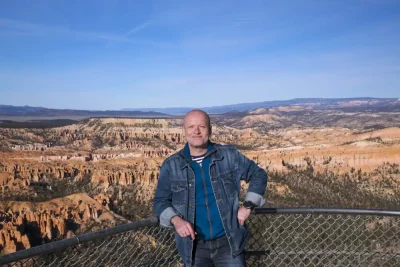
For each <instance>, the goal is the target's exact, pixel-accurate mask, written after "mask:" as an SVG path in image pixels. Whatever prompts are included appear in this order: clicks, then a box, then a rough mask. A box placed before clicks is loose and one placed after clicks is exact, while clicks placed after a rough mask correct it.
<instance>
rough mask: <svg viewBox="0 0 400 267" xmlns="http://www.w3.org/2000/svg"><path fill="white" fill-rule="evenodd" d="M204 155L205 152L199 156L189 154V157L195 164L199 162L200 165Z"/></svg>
mask: <svg viewBox="0 0 400 267" xmlns="http://www.w3.org/2000/svg"><path fill="white" fill-rule="evenodd" d="M205 155H206V153H204V154H203V155H200V156H191V157H192V160H193V161H194V162H196V163H197V164H199V165H200V166H201V164H202V163H203V159H204V156H205Z"/></svg>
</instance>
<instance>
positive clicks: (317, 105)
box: [122, 97, 400, 115]
mask: <svg viewBox="0 0 400 267" xmlns="http://www.w3.org/2000/svg"><path fill="white" fill-rule="evenodd" d="M346 103H347V105H346ZM293 105H299V106H311V107H313V109H317V110H318V109H343V110H348V111H350V110H351V109H354V108H356V109H360V108H361V109H362V108H364V109H368V108H372V109H374V111H390V110H392V108H395V110H396V109H398V110H399V111H400V109H399V108H400V98H373V97H354V98H294V99H290V100H273V101H263V102H254V103H239V104H233V105H223V106H212V107H202V108H200V109H202V110H204V111H206V112H208V113H212V114H222V113H228V112H244V111H248V110H254V109H259V108H274V107H280V106H293ZM191 109H193V107H176V108H138V109H135V108H125V109H122V110H124V111H146V112H148V111H156V112H162V113H166V114H171V115H181V114H185V113H187V112H188V111H190V110H191ZM377 109H378V110H377Z"/></svg>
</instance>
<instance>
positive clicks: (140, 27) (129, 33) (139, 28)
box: [124, 21, 151, 37]
mask: <svg viewBox="0 0 400 267" xmlns="http://www.w3.org/2000/svg"><path fill="white" fill-rule="evenodd" d="M150 24H151V22H150V21H147V22H145V23H142V24H140V25H138V26H135V27H134V28H132V29H130V30H129V31H128V32H127V33H125V35H124V36H126V37H127V36H129V35H132V34H134V33H137V32H139V31H141V30H143V29H145V28H147V27H148V26H149V25H150Z"/></svg>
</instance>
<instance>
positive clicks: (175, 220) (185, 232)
mask: <svg viewBox="0 0 400 267" xmlns="http://www.w3.org/2000/svg"><path fill="white" fill-rule="evenodd" d="M171 223H172V224H173V225H174V226H175V230H176V232H178V234H179V235H180V236H181V237H186V236H191V237H192V239H193V240H194V238H195V232H194V231H193V228H192V225H191V224H190V223H189V222H188V221H185V220H184V219H182V218H181V217H179V216H174V217H172V219H171Z"/></svg>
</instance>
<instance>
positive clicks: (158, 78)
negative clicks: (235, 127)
mask: <svg viewBox="0 0 400 267" xmlns="http://www.w3.org/2000/svg"><path fill="white" fill-rule="evenodd" d="M309 97H318V98H319V97H321V98H347V97H385V98H386V97H400V1H398V0H351V1H349V0H304V1H303V0H280V1H269V0H268V1H267V0H265V1H259V0H251V1H236V0H222V1H220V0H212V1H208V0H201V1H200V0H199V1H187V0H168V1H165V0H158V1H153V0H143V1H141V0H138V1H134V0H132V1H130V0H126V1H117V0H109V1H108V0H57V1H54V0H35V1H32V0H0V104H3V105H16V106H22V105H29V106H42V107H47V108H71V109H89V110H119V109H123V108H165V107H210V106H219V105H228V104H237V103H250V102H261V101H271V100H286V99H292V98H309Z"/></svg>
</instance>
